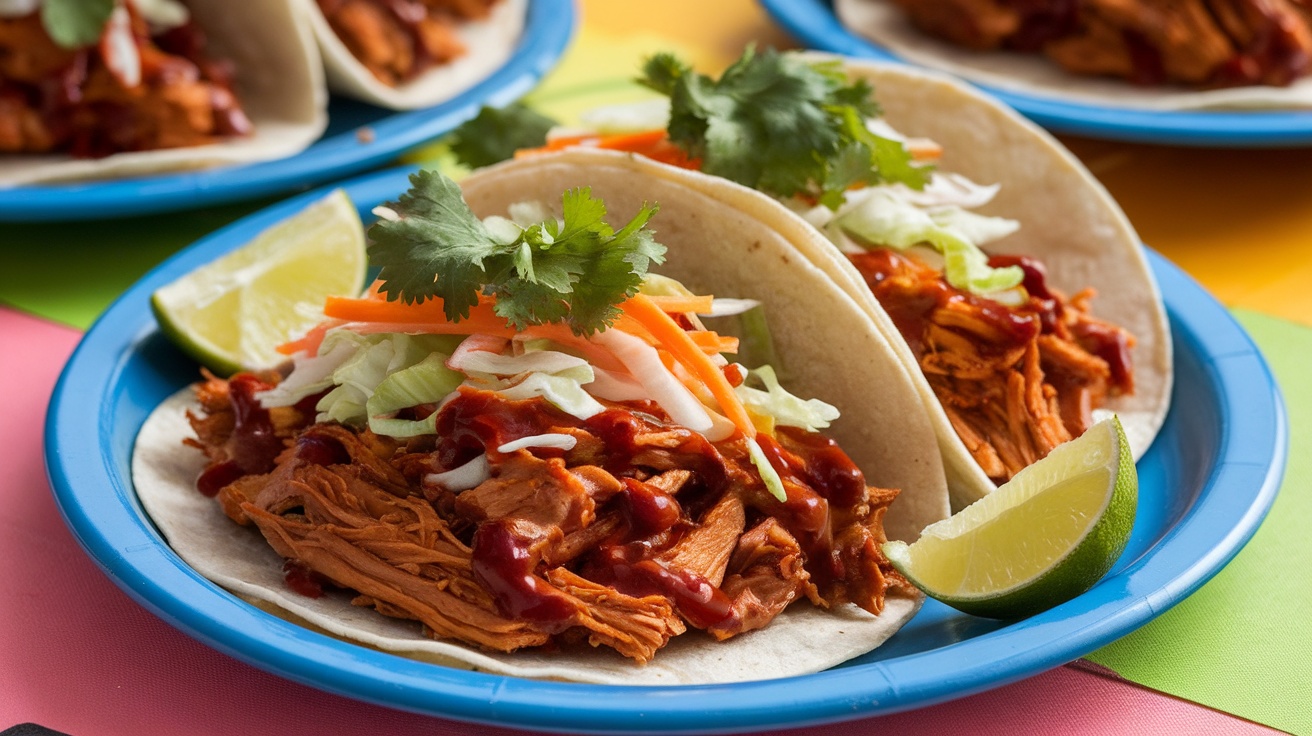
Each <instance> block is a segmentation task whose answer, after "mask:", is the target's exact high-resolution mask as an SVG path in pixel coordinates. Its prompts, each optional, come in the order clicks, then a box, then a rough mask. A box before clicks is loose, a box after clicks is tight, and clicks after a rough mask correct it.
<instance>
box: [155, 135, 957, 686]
mask: <svg viewBox="0 0 1312 736" xmlns="http://www.w3.org/2000/svg"><path fill="white" fill-rule="evenodd" d="M693 176H695V177H699V178H704V179H706V180H707V182H704V183H709V185H710V186H708V191H710V192H711V193H709V194H708V193H705V192H702V191H698V190H695V189H693V188H691V187H689V186H687V185H686V184H685V183H683V182H680V181H678V180H671V179H669V178H668V177H667V176H666V171H665V167H662V166H661V165H659V164H655V163H652V162H650V161H646V160H643V159H636V158H633V157H628V156H624V155H606V154H602V153H596V152H590V151H579V152H566V153H563V154H556V155H552V156H544V157H541V158H538V159H529V160H524V161H518V162H511V163H508V164H503V165H501V166H498V167H494V168H492V169H488V170H484V171H482V172H479V173H476V174H474V175H472V176H471V177H469V178H468V179H466V180H465V181H464V182H462V186H463V187H464V190H465V194H466V197H467V198H468V200H469V203H470V205H471V207H472V208H473V209H474V211H475V212H476V213H478V214H479V215H481V216H485V215H489V214H504V213H505V212H506V209H507V206H508V205H509V204H512V203H515V202H520V201H527V200H540V201H544V202H555V203H559V202H560V195H561V193H562V192H563V191H564V190H565V189H568V188H573V187H579V186H590V187H592V192H593V194H594V195H595V196H598V197H600V198H601V199H603V200H604V201H605V202H606V204H607V208H608V210H609V213H610V214H609V218H608V219H609V221H610V222H612V223H617V222H624V221H627V220H628V218H630V217H631V216H632V215H633V214H634V213H636V211H637V210H638V208H639V207H640V206H642V204H643V203H645V202H659V203H660V207H661V209H660V212H659V213H658V214H657V215H656V216H655V218H654V219H653V220H652V227H653V229H654V230H655V231H656V235H657V239H658V240H659V241H660V242H662V243H664V244H665V245H666V246H667V247H668V248H669V252H668V261H667V263H665V264H664V265H662V266H661V267H659V268H658V269H656V270H658V271H659V272H660V273H663V274H667V275H670V276H673V277H675V278H678V279H681V280H682V281H684V283H686V284H687V285H688V286H689V287H691V288H693V289H696V290H698V291H699V293H715V294H718V295H722V296H730V295H732V296H735V297H746V298H756V299H760V300H762V301H763V302H764V303H765V305H766V310H767V315H768V320H769V323H770V325H771V328H772V329H771V332H772V335H773V337H774V340H775V342H776V347H777V349H778V352H779V354H780V355H781V356H783V357H782V360H783V361H784V363H785V366H786V370H787V375H788V382H787V383H788V386H789V387H790V389H791V390H793V391H795V392H796V393H798V394H799V395H801V396H805V397H813V396H814V397H817V398H820V399H823V400H825V401H828V402H830V403H833V404H835V405H837V406H838V407H839V408H840V409H841V410H842V412H843V416H842V418H841V419H840V420H838V421H837V422H836V423H835V424H834V425H833V426H832V427H831V428H830V429H829V430H826V434H828V435H830V436H831V437H834V438H835V439H836V440H838V442H839V443H840V444H841V446H842V447H843V448H844V449H845V450H846V451H847V452H848V453H849V454H850V455H851V456H852V458H853V459H854V460H855V461H856V462H857V464H858V465H859V466H860V467H861V468H862V469H863V470H864V471H865V472H866V474H867V480H868V482H870V483H872V484H877V485H882V486H892V487H897V488H901V489H903V490H902V494H901V495H900V496H899V497H898V499H897V501H895V502H894V504H893V506H892V507H891V508H890V509H889V514H888V516H887V517H886V528H887V530H888V533H889V536H890V537H892V538H897V539H903V540H908V541H909V540H912V539H915V538H916V537H917V536H918V534H919V531H920V530H921V529H922V528H924V526H926V525H927V524H929V523H932V522H934V521H937V520H939V519H942V518H945V517H946V516H947V513H948V498H947V488H946V480H945V477H944V471H943V466H942V463H941V460H940V457H939V453H938V450H937V447H936V443H935V438H934V430H933V427H932V426H931V424H930V421H929V418H928V416H927V415H926V412H925V411H924V409H923V407H922V404H921V401H920V399H919V397H918V395H917V394H916V391H915V389H914V387H913V385H912V381H911V374H910V372H909V371H908V370H907V369H906V367H905V366H904V365H903V364H902V363H901V362H900V361H899V360H898V358H897V355H896V353H895V352H894V351H893V350H892V349H891V347H890V346H889V344H888V341H887V339H886V338H885V337H884V335H883V334H882V333H881V332H880V331H879V330H878V329H876V328H875V327H874V325H873V324H872V323H871V322H870V320H869V319H867V318H866V317H865V315H864V314H863V313H862V311H861V308H860V307H859V306H858V305H857V303H856V302H855V301H854V300H853V299H851V298H850V297H848V296H847V295H845V294H843V293H842V292H841V291H840V290H838V289H837V288H835V287H834V285H833V284H832V283H831V282H830V281H829V280H828V279H827V278H826V276H825V274H824V272H823V271H821V270H820V269H819V268H817V267H816V266H813V265H811V264H810V263H809V262H808V260H807V259H806V258H805V257H803V256H802V255H801V254H800V253H799V252H798V251H797V250H796V249H795V248H794V247H793V245H792V242H791V239H790V238H789V237H786V236H785V235H783V234H780V233H778V232H775V231H773V230H771V229H770V228H769V227H767V226H766V225H765V224H764V222H765V220H763V218H761V217H760V216H759V214H758V213H757V212H755V211H754V210H753V209H752V207H750V206H748V207H744V206H740V205H736V204H734V203H731V202H727V201H725V200H724V199H721V198H719V197H717V196H715V193H714V192H715V191H716V190H717V189H721V188H724V187H728V186H729V185H727V184H725V183H724V182H722V181H719V180H713V179H710V178H709V177H702V176H701V175H700V174H693ZM751 194H752V195H753V196H754V197H756V198H757V199H756V200H754V201H752V202H751V203H750V204H751V205H752V206H758V207H762V208H766V209H769V208H780V205H778V204H776V203H774V202H773V201H771V200H769V199H768V198H765V197H764V196H762V195H758V194H755V193H751ZM780 209H781V208H780ZM188 407H194V403H193V401H192V398H191V394H190V391H189V390H184V391H182V392H179V393H178V394H176V395H174V396H173V397H172V398H171V399H169V400H168V401H166V402H165V403H164V404H163V405H161V406H160V407H159V408H157V409H156V411H155V412H154V413H153V414H152V415H151V416H150V418H149V419H148V420H147V422H146V424H145V425H144V426H143V428H142V430H141V433H140V434H139V435H138V438H137V444H136V450H135V453H134V455H133V460H132V465H133V479H134V483H135V485H136V490H137V495H138V497H139V498H140V499H141V502H142V504H143V506H144V507H145V509H146V511H147V513H149V515H150V516H151V518H152V519H153V520H154V522H155V524H156V525H157V526H158V528H159V529H160V531H161V532H162V533H163V534H164V536H165V538H166V539H167V540H168V542H169V544H170V545H171V546H172V547H173V549H174V550H175V551H176V552H177V553H178V554H179V555H180V556H181V557H182V558H183V559H184V560H185V561H186V562H187V563H188V564H189V565H191V566H192V567H193V568H195V569H196V570H197V571H198V572H200V573H201V574H202V575H204V576H206V577H207V578H209V579H210V580H213V581H214V582H216V583H218V584H219V585H221V586H223V587H224V588H227V589H228V590H230V591H232V592H234V593H235V594H237V595H239V596H241V597H242V598H244V599H246V600H248V601H251V602H252V603H254V604H255V605H257V606H259V607H261V608H264V609H265V610H270V611H271V612H274V613H276V614H278V615H281V616H284V617H286V618H289V619H291V620H293V621H296V622H297V623H301V624H303V625H308V626H310V627H311V628H315V629H319V630H322V631H325V632H327V633H330V634H333V635H335V636H338V637H341V638H344V639H348V640H351V641H356V642H360V643H364V644H368V645H370V646H373V647H376V648H378V649H382V650H385V651H391V652H396V653H398V654H402V655H405V656H408V657H414V658H419V659H424V660H429V661H434V662H438V663H441V664H446V665H450V666H454V667H461V668H473V669H478V670H483V671H488V672H495V673H501V674H508V675H517V676H522V677H534V678H551V679H562V680H574V681H583V682H599V683H611V684H629V685H637V684H647V685H664V684H671V685H673V684H707V683H715V682H736V681H745V680H760V679H770V678H776V677H786V676H792V675H800V674H805V673H809V672H815V671H819V670H822V669H825V668H828V667H831V666H834V665H836V664H839V663H840V662H843V661H846V660H848V659H851V658H853V657H855V656H858V655H860V654H862V653H865V652H867V651H870V650H871V649H874V648H875V647H877V646H878V645H879V644H881V643H882V642H883V641H884V640H885V639H887V638H888V637H889V636H891V635H892V634H893V633H894V632H896V631H897V630H898V629H899V628H900V627H901V626H902V625H903V624H904V623H905V622H906V621H907V620H908V619H910V618H911V616H913V615H914V614H915V612H916V611H917V610H918V609H919V606H920V599H919V598H908V597H892V596H890V597H888V598H887V599H886V606H885V609H884V612H883V613H882V614H881V615H879V616H877V617H876V616H872V615H870V614H868V613H866V612H864V611H862V610H860V609H858V608H856V607H855V606H851V605H847V606H843V607H840V608H838V609H836V610H830V611H824V610H820V609H817V608H815V607H814V606H811V605H810V604H808V603H806V602H804V601H803V602H798V603H796V604H794V605H792V606H790V607H789V608H788V610H787V611H785V612H784V613H783V614H782V615H781V616H779V617H778V618H777V619H775V621H773V622H772V623H771V624H770V625H769V626H768V627H766V628H765V629H762V630H760V631H754V632H749V633H747V634H744V635H741V636H738V637H735V638H733V639H730V640H728V641H726V642H718V643H717V642H715V641H714V640H712V639H711V638H710V637H709V636H706V635H705V634H703V633H701V632H696V631H690V632H689V633H687V634H684V635H682V636H679V637H675V638H674V639H673V640H672V641H671V643H670V644H669V645H668V646H667V647H665V648H664V649H662V650H660V651H659V652H657V654H656V656H655V658H654V660H653V661H652V662H650V663H649V664H647V665H645V666H639V665H637V664H634V663H633V662H632V661H630V660H627V659H625V658H624V657H622V656H620V655H619V654H617V653H615V652H613V651H610V650H608V649H595V650H586V651H578V650H564V651H558V652H550V653H543V652H537V651H521V652H515V653H512V654H499V653H491V652H483V651H478V650H475V649H473V648H471V647H467V646H464V645H461V644H455V643H449V642H440V641H434V640H432V639H428V638H426V637H424V636H423V635H421V633H420V631H419V627H418V625H417V624H415V623H414V622H409V621H400V620H397V619H390V618H386V617H384V616H382V615H380V614H378V613H376V612H374V611H373V610H370V609H360V608H356V607H354V606H351V605H350V603H349V598H348V597H346V596H325V597H323V598H319V599H312V598H307V597H304V596H300V595H297V594H295V593H293V592H291V591H290V590H289V589H288V588H287V586H286V584H285V582H284V581H283V579H282V573H281V568H282V560H281V559H280V558H279V556H278V555H277V554H276V553H274V552H273V550H272V549H271V548H270V547H269V545H268V544H267V543H266V542H265V540H264V538H263V537H262V536H261V535H260V534H259V532H258V531H256V530H255V529H253V528H244V527H240V526H238V525H236V524H234V523H233V522H232V521H230V520H229V519H228V518H227V517H225V516H224V515H223V513H222V511H221V510H220V508H219V505H218V504H217V503H216V502H215V501H214V499H211V498H206V497H204V496H202V495H201V494H200V493H199V492H197V491H196V488H195V481H196V477H197V476H198V474H199V473H200V471H201V470H202V469H203V467H204V459H203V458H202V456H201V454H200V453H199V452H197V451H195V450H192V449H189V448H186V447H184V446H183V445H182V444H181V442H182V438H184V437H188V436H191V431H190V428H189V426H188V425H187V422H186V420H185V417H184V415H183V412H184V410H185V409H186V408H188Z"/></svg>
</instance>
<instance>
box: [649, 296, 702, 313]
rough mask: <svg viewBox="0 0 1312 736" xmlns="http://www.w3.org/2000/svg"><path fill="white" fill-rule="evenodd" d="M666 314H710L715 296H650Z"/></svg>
mask: <svg viewBox="0 0 1312 736" xmlns="http://www.w3.org/2000/svg"><path fill="white" fill-rule="evenodd" d="M647 298H648V299H650V300H652V302H653V303H654V304H655V305H656V306H658V307H660V308H661V310H662V311H664V312H665V313H666V314H688V313H691V314H710V313H711V303H712V302H714V301H715V298H714V297H712V296H710V295H707V296H675V295H670V296H648V297H647Z"/></svg>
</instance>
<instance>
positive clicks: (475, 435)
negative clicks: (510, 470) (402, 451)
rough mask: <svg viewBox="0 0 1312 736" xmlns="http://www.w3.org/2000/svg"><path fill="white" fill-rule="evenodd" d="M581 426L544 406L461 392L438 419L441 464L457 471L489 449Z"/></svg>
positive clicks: (469, 391) (443, 408)
mask: <svg viewBox="0 0 1312 736" xmlns="http://www.w3.org/2000/svg"><path fill="white" fill-rule="evenodd" d="M578 423H579V422H578V420H577V419H575V418H574V417H572V416H570V415H569V414H566V413H564V412H562V411H559V410H557V409H555V408H554V407H552V406H551V405H549V404H546V403H545V402H541V401H506V400H504V399H501V398H500V397H498V396H496V395H495V394H493V393H491V392H488V391H474V390H464V389H462V390H461V391H460V395H458V396H456V397H455V398H454V399H451V400H450V401H449V402H447V404H446V405H445V406H443V407H442V411H441V412H440V413H439V414H438V417H437V435H438V437H439V440H438V445H437V454H438V462H440V463H441V465H442V467H444V468H456V467H459V466H461V465H463V464H465V463H466V462H469V461H470V460H472V459H474V458H475V457H477V456H479V455H481V454H483V452H484V451H485V450H487V449H488V448H491V449H495V448H497V447H500V446H501V445H503V444H505V443H507V442H510V441H512V440H517V439H521V438H523V437H531V436H533V435H538V434H546V433H548V432H550V431H551V429H552V428H553V427H574V426H578Z"/></svg>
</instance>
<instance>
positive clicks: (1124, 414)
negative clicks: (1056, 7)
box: [666, 54, 1172, 510]
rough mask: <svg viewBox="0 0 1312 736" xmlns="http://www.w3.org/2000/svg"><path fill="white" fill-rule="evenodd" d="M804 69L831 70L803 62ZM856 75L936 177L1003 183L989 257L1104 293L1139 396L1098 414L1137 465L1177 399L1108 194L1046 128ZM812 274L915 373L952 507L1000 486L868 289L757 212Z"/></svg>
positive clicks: (1161, 328)
mask: <svg viewBox="0 0 1312 736" xmlns="http://www.w3.org/2000/svg"><path fill="white" fill-rule="evenodd" d="M806 57H807V58H808V59H812V60H816V61H821V60H826V59H835V58H841V57H833V56H829V55H824V54H806ZM842 61H843V62H844V67H845V69H846V71H847V73H848V75H849V76H851V77H853V78H863V79H866V80H868V81H869V82H870V83H871V84H872V85H873V86H874V87H875V97H876V99H877V100H878V101H879V104H880V106H881V107H882V109H883V111H884V115H885V119H886V120H887V121H888V122H889V123H890V124H891V125H892V126H893V127H894V128H895V129H896V130H898V131H899V132H901V133H903V134H904V135H908V136H915V137H926V138H931V139H933V140H935V141H937V142H938V143H939V144H940V145H942V147H943V156H942V158H941V159H940V160H939V161H938V162H936V168H937V170H939V171H943V172H955V173H958V174H962V175H964V176H966V177H968V178H970V179H971V180H973V181H976V182H978V183H980V184H995V183H996V184H1001V190H1000V191H999V192H998V195H997V196H996V197H995V198H994V199H993V201H992V202H990V203H989V204H988V205H987V206H985V207H982V208H979V209H978V210H977V211H978V212H981V213H982V214H988V215H998V216H1001V217H1009V218H1012V219H1014V220H1018V221H1019V222H1020V224H1021V227H1020V230H1019V231H1018V232H1017V233H1015V234H1013V235H1010V236H1008V237H1007V238H1004V239H1002V240H999V241H997V242H994V243H990V244H989V245H988V250H989V251H991V252H994V253H1009V254H1017V255H1028V256H1033V257H1035V258H1037V259H1039V260H1040V261H1042V262H1043V264H1044V265H1045V266H1046V267H1047V272H1048V283H1049V284H1051V285H1052V286H1055V287H1056V288H1058V289H1060V290H1062V291H1063V292H1065V293H1067V294H1074V293H1076V292H1077V291H1079V290H1081V289H1084V288H1086V287H1090V286H1091V287H1093V288H1095V289H1097V291H1098V296H1097V298H1096V299H1094V300H1093V313H1094V316H1096V317H1099V318H1100V319H1104V320H1107V321H1109V322H1112V323H1113V324H1117V325H1120V326H1122V327H1125V328H1127V329H1128V330H1129V331H1130V332H1131V333H1132V334H1133V335H1134V336H1135V339H1136V341H1137V343H1136V345H1135V347H1134V349H1133V351H1132V352H1131V358H1132V360H1133V368H1134V380H1135V393H1134V395H1132V396H1121V397H1115V398H1112V399H1110V400H1109V402H1108V403H1107V404H1106V405H1105V406H1104V407H1103V408H1104V409H1107V410H1110V411H1114V412H1116V413H1117V414H1118V415H1119V416H1120V419H1121V423H1122V425H1123V426H1124V428H1125V434H1126V436H1127V438H1128V439H1129V441H1130V447H1131V449H1132V450H1133V452H1134V458H1135V459H1136V460H1138V459H1139V458H1140V457H1142V456H1143V454H1144V453H1145V452H1147V450H1148V447H1149V446H1150V445H1151V444H1152V442H1153V439H1154V438H1155V437H1156V436H1157V432H1158V431H1159V430H1160V429H1161V426H1162V422H1163V421H1164V420H1165V418H1166V411H1167V409H1168V408H1169V405H1170V399H1171V381H1172V357H1171V335H1170V327H1169V325H1168V322H1167V318H1166V309H1165V306H1164V305H1163V303H1162V297H1161V293H1160V291H1159V290H1158V288H1157V280H1156V279H1155V278H1154V277H1153V274H1152V270H1151V269H1150V268H1149V266H1148V260H1147V257H1146V255H1145V252H1144V249H1143V246H1142V245H1141V244H1140V242H1139V238H1138V235H1136V234H1135V232H1134V229H1133V228H1132V227H1131V226H1130V222H1129V220H1128V219H1127V218H1126V217H1125V214H1124V213H1123V212H1122V211H1121V209H1120V207H1119V206H1118V205H1117V204H1116V202H1115V201H1114V200H1112V198H1111V195H1109V194H1108V193H1107V190H1106V189H1104V188H1103V186H1102V185H1101V184H1099V183H1098V181H1097V180H1096V179H1094V178H1093V175H1092V174H1090V173H1089V171H1088V170H1087V169H1085V168H1084V165H1083V164H1081V163H1080V162H1079V160H1078V159H1076V158H1075V156H1074V155H1072V154H1071V153H1070V151H1068V150H1066V149H1065V148H1064V147H1062V145H1061V144H1060V143H1058V142H1057V141H1056V140H1055V139H1054V138H1053V137H1052V136H1050V135H1048V134H1047V133H1046V132H1044V131H1043V129H1041V128H1039V127H1038V126H1036V125H1034V124H1033V123H1031V122H1029V121H1028V120H1026V119H1025V118H1023V117H1021V116H1020V115H1018V114H1016V113H1015V112H1014V111H1012V110H1011V109H1010V108H1008V107H1006V106H1004V105H1002V104H1001V103H999V102H996V101H994V100H993V99H991V98H989V97H987V96H986V95H984V94H982V93H980V92H978V91H976V90H974V89H973V88H972V87H969V86H967V85H965V84H963V83H961V82H958V81H956V80H953V79H951V78H950V77H947V76H945V75H941V74H936V73H933V72H925V71H920V70H916V69H912V68H910V67H906V66H903V65H894V64H879V63H874V62H860V61H856V60H852V59H842ZM666 170H667V174H666V175H667V176H670V177H682V178H683V179H684V180H685V181H687V182H689V185H690V186H707V185H706V184H705V183H704V177H688V176H686V173H687V172H684V171H683V170H681V169H675V168H673V167H666ZM716 191H718V192H720V196H722V197H726V198H731V199H732V200H733V201H735V202H742V203H750V202H751V201H752V198H751V196H750V195H751V194H754V192H751V190H748V189H745V188H743V187H737V186H736V185H735V186H732V187H727V188H717V189H716ZM758 211H759V214H760V217H762V218H763V219H764V221H765V222H767V223H770V224H771V226H772V227H773V228H775V229H776V230H779V231H781V232H788V233H790V235H791V236H792V238H793V243H794V244H795V245H796V246H797V247H798V249H799V250H801V251H802V252H803V253H805V254H806V256H807V258H808V259H810V261H811V263H812V264H813V265H814V266H815V267H817V268H819V269H821V270H822V271H824V272H825V274H826V275H828V276H829V277H830V279H832V280H833V282H834V283H835V284H837V285H838V286H839V287H840V288H841V289H842V290H843V291H844V292H845V293H846V294H847V295H848V296H849V297H851V298H852V299H853V300H854V301H856V302H857V303H859V304H861V305H862V307H863V309H864V310H865V311H866V313H867V314H868V315H870V317H871V319H872V320H874V322H875V324H877V325H878V326H879V328H880V330H881V331H882V332H883V333H884V334H885V335H886V336H887V337H888V338H889V342H890V344H891V345H892V346H893V349H894V351H895V352H896V353H897V354H898V356H899V357H900V358H901V359H902V361H903V363H904V364H905V365H906V366H908V367H909V368H910V369H911V371H912V372H913V373H914V374H915V378H914V380H915V382H916V386H917V390H918V391H919V392H920V395H921V396H922V397H923V398H924V401H925V405H926V406H927V407H928V409H929V411H930V415H931V420H932V422H933V423H934V428H935V431H936V433H937V434H938V438H939V444H940V447H941V448H942V451H943V458H944V468H945V470H946V472H947V475H948V486H949V489H950V492H951V497H952V507H953V509H954V510H959V509H961V508H964V507H965V506H968V505H970V504H971V503H973V502H974V501H977V500H979V499H980V498H982V497H983V496H985V495H987V494H988V493H989V492H991V491H992V490H994V489H995V488H996V487H997V486H996V485H995V484H994V483H993V482H992V481H991V480H989V478H988V476H986V475H985V474H984V471H983V470H982V469H981V468H980V467H979V465H978V464H977V463H976V462H975V461H974V459H973V458H972V457H971V456H970V452H969V451H968V450H967V449H966V446H965V444H964V443H962V441H961V439H960V438H959V437H957V434H956V432H955V431H954V430H953V428H952V424H951V422H950V421H949V420H948V417H947V414H946V413H945V412H944V411H943V407H942V405H941V404H940V403H939V401H938V399H937V398H936V397H935V396H934V392H933V390H932V389H931V388H930V386H929V382H928V381H926V380H925V378H924V376H923V374H921V372H920V369H919V365H918V363H917V361H916V358H915V356H914V355H913V354H912V352H911V348H910V347H909V346H908V345H907V344H906V342H905V341H904V340H903V339H902V337H901V335H900V333H899V332H898V331H897V327H896V326H895V325H894V324H893V321H892V319H891V318H889V316H888V314H887V313H886V312H885V311H884V310H883V308H881V307H880V306H879V302H878V301H877V300H876V299H875V297H874V295H873V294H872V293H871V292H870V289H869V287H868V286H867V285H866V283H865V280H864V278H862V276H861V274H860V273H859V272H858V271H857V270H856V268H855V267H854V266H853V265H852V264H851V262H850V261H848V259H847V258H846V257H845V256H843V255H842V254H841V253H840V252H839V251H838V249H837V248H835V247H834V246H833V244H832V243H830V242H829V240H828V239H827V238H826V237H825V236H824V235H823V234H821V233H820V232H819V231H818V230H816V229H815V228H813V227H811V226H810V225H809V224H807V223H806V221H804V220H802V219H801V218H800V217H797V216H795V215H794V214H793V213H792V212H788V211H786V210H785V211H782V212H781V211H780V210H778V209H774V210H769V209H766V208H764V207H762V208H761V209H759V210H758Z"/></svg>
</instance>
